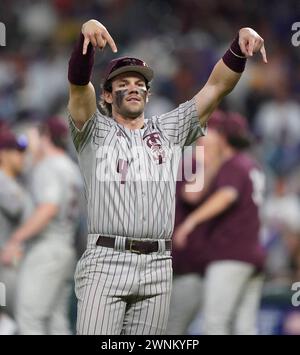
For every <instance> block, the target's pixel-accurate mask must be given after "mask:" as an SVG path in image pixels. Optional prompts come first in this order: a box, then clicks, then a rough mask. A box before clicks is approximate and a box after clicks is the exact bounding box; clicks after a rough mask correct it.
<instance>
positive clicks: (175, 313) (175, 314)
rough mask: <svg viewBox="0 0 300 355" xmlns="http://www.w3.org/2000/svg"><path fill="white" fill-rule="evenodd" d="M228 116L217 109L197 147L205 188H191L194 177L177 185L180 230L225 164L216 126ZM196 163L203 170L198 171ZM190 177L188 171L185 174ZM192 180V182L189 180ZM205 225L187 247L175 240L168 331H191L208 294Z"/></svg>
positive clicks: (197, 228)
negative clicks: (201, 150) (205, 274)
mask: <svg viewBox="0 0 300 355" xmlns="http://www.w3.org/2000/svg"><path fill="white" fill-rule="evenodd" d="M222 119H224V113H223V112H222V111H216V112H214V113H213V114H212V115H211V117H210V119H209V127H208V131H209V132H208V134H207V136H205V137H204V138H202V137H201V138H198V139H197V142H196V147H203V149H204V151H203V152H204V154H203V156H202V155H201V154H199V158H197V159H196V157H197V156H195V159H194V161H193V163H194V166H193V171H196V173H197V174H199V176H200V174H202V173H203V178H204V180H203V182H204V185H203V188H201V189H195V188H194V189H191V184H192V185H194V184H195V183H196V181H197V180H195V181H193V182H191V181H192V179H191V178H190V177H188V179H185V180H186V181H178V182H177V187H176V215H175V227H174V233H176V229H177V227H178V226H180V225H181V223H183V222H184V221H185V219H186V218H187V217H188V216H189V215H190V214H191V213H192V212H193V211H194V210H195V209H197V208H198V207H199V203H200V201H201V199H202V198H203V197H204V196H205V193H206V191H207V190H208V188H209V184H210V182H211V181H212V179H213V178H214V177H215V175H216V173H217V172H218V169H219V167H220V164H221V152H220V146H219V136H218V134H217V133H215V131H214V129H213V127H214V125H218V124H219V122H220V120H222ZM196 164H198V165H200V167H201V170H203V172H202V171H201V170H200V171H199V170H196ZM182 175H183V176H184V177H185V178H186V173H185V174H182ZM188 181H189V182H188ZM207 237H208V236H207V233H206V226H205V224H200V225H198V226H197V227H196V228H195V229H194V230H193V231H192V232H191V233H190V234H189V237H188V242H187V243H185V245H184V247H176V243H173V248H172V266H173V285H172V295H171V303H170V315H169V319H168V326H167V334H170V335H176V334H187V333H188V328H189V325H190V324H191V323H192V321H193V320H194V318H195V316H196V315H197V314H198V312H199V310H200V309H201V307H202V301H203V293H204V272H205V266H206V264H207V260H206V244H207V242H208V240H207V239H208V238H207Z"/></svg>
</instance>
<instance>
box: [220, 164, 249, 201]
mask: <svg viewBox="0 0 300 355" xmlns="http://www.w3.org/2000/svg"><path fill="white" fill-rule="evenodd" d="M244 185H245V172H244V171H243V170H242V169H240V168H239V167H238V166H233V165H232V164H226V165H225V166H223V168H221V170H220V172H219V174H218V178H217V180H216V185H215V186H216V188H217V189H220V188H222V187H232V188H234V189H235V190H236V191H237V192H238V194H239V195H240V194H242V192H243V189H244Z"/></svg>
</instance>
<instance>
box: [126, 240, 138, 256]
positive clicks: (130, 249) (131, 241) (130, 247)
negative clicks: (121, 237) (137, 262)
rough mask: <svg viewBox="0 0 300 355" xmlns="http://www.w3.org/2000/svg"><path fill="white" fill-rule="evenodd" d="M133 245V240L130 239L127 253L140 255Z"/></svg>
mask: <svg viewBox="0 0 300 355" xmlns="http://www.w3.org/2000/svg"><path fill="white" fill-rule="evenodd" d="M134 244H135V240H133V239H130V240H129V251H130V252H131V253H135V254H141V252H140V250H137V249H134Z"/></svg>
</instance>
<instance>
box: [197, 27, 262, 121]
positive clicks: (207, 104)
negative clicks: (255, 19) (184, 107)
mask: <svg viewBox="0 0 300 355" xmlns="http://www.w3.org/2000/svg"><path fill="white" fill-rule="evenodd" d="M257 52H260V53H261V55H262V58H263V61H264V62H265V63H267V56H266V50H265V47H264V40H263V39H262V38H261V37H260V36H259V35H258V34H257V33H256V32H255V31H254V30H253V29H251V28H248V27H247V28H242V29H240V31H239V34H238V36H237V37H236V39H235V40H234V41H233V42H232V44H231V47H230V48H229V49H228V51H227V52H226V53H225V55H224V56H223V58H222V59H220V60H219V61H218V63H217V64H216V65H215V67H214V69H213V71H212V73H211V75H210V77H209V79H208V81H207V83H206V84H205V85H204V87H203V88H202V89H201V90H200V91H199V93H198V94H197V95H196V96H195V98H196V106H197V110H198V113H199V119H200V122H201V125H205V123H206V122H207V120H208V118H209V117H210V115H211V113H212V112H213V111H214V110H215V109H216V107H217V106H218V104H219V103H220V101H221V100H222V98H223V97H224V96H226V95H227V94H229V93H230V92H231V91H232V90H233V88H234V87H235V85H236V84H237V83H238V81H239V79H240V77H241V75H242V72H243V71H244V69H245V64H246V60H247V58H249V57H252V56H253V54H254V53H257Z"/></svg>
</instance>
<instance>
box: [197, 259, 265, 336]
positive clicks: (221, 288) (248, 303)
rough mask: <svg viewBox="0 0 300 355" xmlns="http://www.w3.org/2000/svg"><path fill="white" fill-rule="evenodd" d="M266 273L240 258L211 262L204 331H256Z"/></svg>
mask: <svg viewBox="0 0 300 355" xmlns="http://www.w3.org/2000/svg"><path fill="white" fill-rule="evenodd" d="M262 286H263V275H262V274H257V273H255V267H254V266H253V265H251V264H248V263H244V262H240V261H229V260H228V261H227V260H225V261H216V262H213V263H211V264H210V265H209V266H208V268H207V270H206V275H205V287H204V305H203V320H204V328H203V330H204V334H214V335H226V334H244V335H254V334H257V313H258V308H259V304H260V299H261V290H262Z"/></svg>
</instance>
